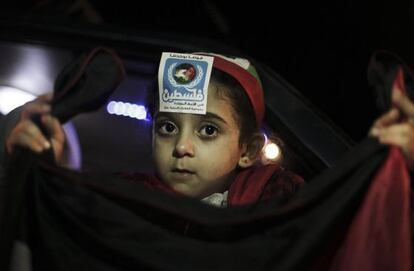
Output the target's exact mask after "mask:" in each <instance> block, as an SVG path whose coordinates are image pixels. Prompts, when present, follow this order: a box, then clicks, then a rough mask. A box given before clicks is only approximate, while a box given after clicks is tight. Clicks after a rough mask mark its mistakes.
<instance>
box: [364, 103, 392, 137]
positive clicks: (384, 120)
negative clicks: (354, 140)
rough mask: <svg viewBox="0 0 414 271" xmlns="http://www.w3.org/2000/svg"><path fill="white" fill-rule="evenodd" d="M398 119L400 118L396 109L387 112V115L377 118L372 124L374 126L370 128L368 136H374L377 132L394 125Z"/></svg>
mask: <svg viewBox="0 0 414 271" xmlns="http://www.w3.org/2000/svg"><path fill="white" fill-rule="evenodd" d="M399 117H400V113H399V112H398V110H397V109H395V108H393V109H391V110H389V111H388V112H387V113H385V114H384V115H382V116H381V117H379V118H378V119H377V120H376V121H375V122H374V125H373V126H372V127H371V129H370V132H369V134H370V135H372V136H376V135H377V134H378V132H379V129H381V128H383V127H387V126H389V125H392V124H394V123H396V122H397V121H398V119H399Z"/></svg>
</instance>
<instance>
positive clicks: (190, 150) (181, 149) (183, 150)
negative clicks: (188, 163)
mask: <svg viewBox="0 0 414 271" xmlns="http://www.w3.org/2000/svg"><path fill="white" fill-rule="evenodd" d="M174 156H176V157H183V156H190V157H193V156H194V142H193V139H192V138H191V136H188V135H181V136H180V137H179V138H178V140H177V143H176V145H175V149H174Z"/></svg>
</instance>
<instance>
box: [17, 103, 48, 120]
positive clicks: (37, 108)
mask: <svg viewBox="0 0 414 271" xmlns="http://www.w3.org/2000/svg"><path fill="white" fill-rule="evenodd" d="M50 109H51V107H50V105H49V104H47V103H41V102H38V101H36V102H30V103H27V104H26V105H25V106H24V109H23V111H22V114H21V119H22V120H24V119H29V118H31V117H32V116H33V115H35V114H39V115H42V114H48V113H49V112H50Z"/></svg>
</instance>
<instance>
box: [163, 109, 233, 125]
mask: <svg viewBox="0 0 414 271" xmlns="http://www.w3.org/2000/svg"><path fill="white" fill-rule="evenodd" d="M173 114H175V113H172V112H158V113H157V114H156V115H155V119H157V118H159V117H166V118H169V117H170V118H174V115H173ZM180 114H181V113H180ZM182 114H187V113H182ZM195 115H196V116H197V117H200V118H202V119H214V120H218V121H220V122H222V123H224V124H226V125H228V123H227V122H226V121H225V120H224V119H223V118H222V117H220V116H219V115H217V114H215V113H212V112H207V113H206V114H205V115H201V114H200V115H199V114H195Z"/></svg>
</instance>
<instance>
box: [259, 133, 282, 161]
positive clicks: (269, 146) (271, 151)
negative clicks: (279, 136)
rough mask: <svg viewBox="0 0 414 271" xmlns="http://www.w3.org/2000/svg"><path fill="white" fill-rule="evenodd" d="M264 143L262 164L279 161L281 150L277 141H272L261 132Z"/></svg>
mask: <svg viewBox="0 0 414 271" xmlns="http://www.w3.org/2000/svg"><path fill="white" fill-rule="evenodd" d="M263 136H264V138H265V143H264V145H263V148H262V156H261V162H262V164H264V165H267V164H277V163H279V162H280V161H281V156H282V152H281V149H280V147H279V145H278V144H277V143H276V142H277V141H273V140H271V139H269V138H268V137H267V135H266V134H265V133H263Z"/></svg>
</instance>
